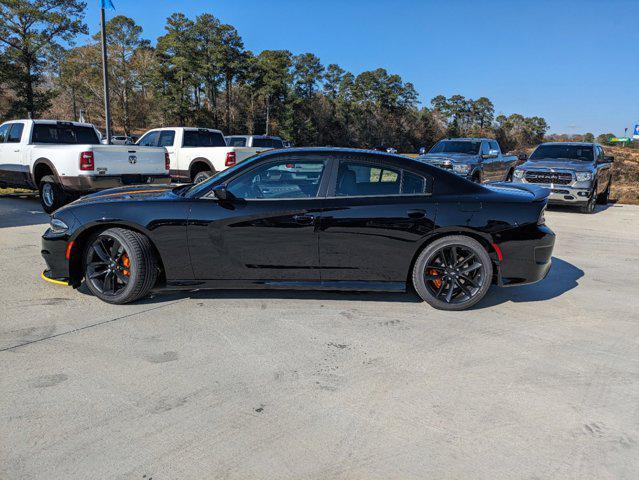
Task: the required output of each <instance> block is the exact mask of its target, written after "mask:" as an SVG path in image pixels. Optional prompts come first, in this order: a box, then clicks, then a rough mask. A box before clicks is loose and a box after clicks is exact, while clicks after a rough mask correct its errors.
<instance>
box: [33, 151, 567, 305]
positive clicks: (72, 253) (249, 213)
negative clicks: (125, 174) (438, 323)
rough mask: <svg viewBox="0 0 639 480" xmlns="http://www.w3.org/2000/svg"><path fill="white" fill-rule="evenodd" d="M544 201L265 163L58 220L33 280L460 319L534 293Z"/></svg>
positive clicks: (139, 190) (396, 163)
mask: <svg viewBox="0 0 639 480" xmlns="http://www.w3.org/2000/svg"><path fill="white" fill-rule="evenodd" d="M547 196H548V191H547V190H545V189H542V188H538V187H535V186H530V185H512V184H500V185H493V186H487V185H478V184H475V183H472V182H470V181H468V180H465V179H463V178H461V177H459V176H457V175H455V174H453V173H449V172H447V171H445V170H442V169H439V168H437V167H433V166H429V165H426V164H423V163H420V162H417V161H414V160H412V159H410V158H407V157H403V156H399V155H391V154H388V153H381V152H374V151H370V150H354V149H338V148H305V149H287V150H277V151H272V152H267V153H264V154H262V155H259V156H256V157H253V158H251V159H249V160H246V161H244V162H242V163H240V164H238V165H236V166H234V167H231V168H229V169H228V170H224V171H223V172H221V173H218V174H217V175H215V176H214V177H211V178H210V179H209V180H207V181H205V182H202V183H199V184H196V185H183V186H177V187H175V186H174V187H171V186H166V187H158V186H139V187H133V188H119V189H113V190H107V191H102V192H99V193H96V194H93V195H89V196H86V197H83V198H81V199H80V200H77V201H75V202H73V203H71V204H69V205H67V206H65V207H63V208H61V209H60V210H58V211H56V212H55V213H54V214H53V216H52V219H51V225H50V228H49V229H48V230H47V231H46V232H45V234H44V236H43V240H42V255H43V257H44V259H45V261H46V263H47V270H46V271H45V272H44V273H43V277H44V278H45V279H48V280H53V281H57V282H62V283H67V284H69V285H71V286H73V287H78V286H79V285H81V283H82V282H83V281H84V282H85V283H86V285H87V287H88V288H89V289H90V290H91V292H92V293H93V294H95V295H96V296H97V297H99V298H100V299H102V300H104V301H106V302H110V303H117V304H122V303H127V302H132V301H135V300H137V299H140V298H142V297H144V296H145V295H147V294H148V293H149V292H150V291H151V290H152V289H196V288H214V289H218V288H286V289H325V290H377V291H406V290H407V289H410V288H414V289H415V290H416V291H417V293H418V294H419V295H420V296H421V297H422V298H423V299H424V300H425V301H426V302H428V303H429V304H431V305H432V306H434V307H436V308H440V309H444V310H462V309H465V308H468V307H470V306H472V305H474V304H475V303H477V302H478V301H479V300H481V299H482V298H483V297H484V295H485V294H486V292H487V291H488V288H489V287H490V285H491V284H498V285H501V286H506V285H515V284H522V283H531V282H536V281H538V280H541V279H542V278H544V277H545V276H546V274H547V273H548V270H549V269H550V263H551V256H552V250H553V245H554V241H555V235H554V234H553V232H552V231H551V230H550V229H549V228H548V227H546V226H545V225H544V209H545V207H546V203H547Z"/></svg>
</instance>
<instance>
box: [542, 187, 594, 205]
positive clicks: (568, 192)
mask: <svg viewBox="0 0 639 480" xmlns="http://www.w3.org/2000/svg"><path fill="white" fill-rule="evenodd" d="M591 191H592V189H590V188H574V187H564V186H563V185H556V186H554V187H553V188H552V189H551V190H550V197H548V203H553V204H563V205H572V204H584V203H586V202H588V197H590V192H591Z"/></svg>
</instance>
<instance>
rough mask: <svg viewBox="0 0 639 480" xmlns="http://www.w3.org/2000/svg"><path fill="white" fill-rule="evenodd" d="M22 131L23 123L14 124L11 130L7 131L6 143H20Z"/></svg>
mask: <svg viewBox="0 0 639 480" xmlns="http://www.w3.org/2000/svg"><path fill="white" fill-rule="evenodd" d="M23 129H24V124H23V123H14V124H13V126H12V127H11V130H9V136H8V137H7V143H20V139H21V138H22V130H23Z"/></svg>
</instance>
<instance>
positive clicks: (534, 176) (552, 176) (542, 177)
mask: <svg viewBox="0 0 639 480" xmlns="http://www.w3.org/2000/svg"><path fill="white" fill-rule="evenodd" d="M526 181H527V182H528V183H553V184H555V185H568V184H569V183H571V182H572V174H570V173H563V172H526Z"/></svg>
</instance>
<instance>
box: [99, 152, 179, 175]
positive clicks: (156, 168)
mask: <svg viewBox="0 0 639 480" xmlns="http://www.w3.org/2000/svg"><path fill="white" fill-rule="evenodd" d="M91 150H93V156H94V162H95V172H96V173H100V174H103V175H127V174H129V175H130V174H144V175H165V174H166V173H167V171H166V168H165V159H164V155H165V153H166V152H165V149H164V148H157V147H140V146H137V145H92V146H91ZM101 172H104V173H101Z"/></svg>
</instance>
